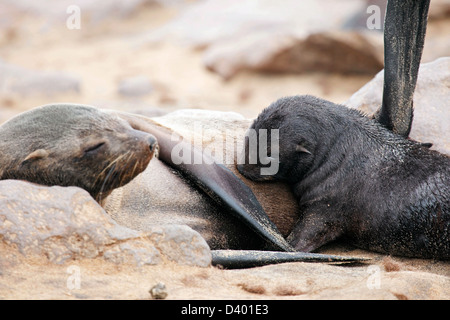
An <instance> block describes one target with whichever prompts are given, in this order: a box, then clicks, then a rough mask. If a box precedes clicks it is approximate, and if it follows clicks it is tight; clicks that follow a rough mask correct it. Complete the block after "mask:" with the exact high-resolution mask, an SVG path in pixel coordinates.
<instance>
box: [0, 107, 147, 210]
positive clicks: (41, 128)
mask: <svg viewBox="0 0 450 320" xmlns="http://www.w3.org/2000/svg"><path fill="white" fill-rule="evenodd" d="M155 147H156V139H155V138H154V137H153V136H151V135H150V134H148V133H144V132H141V131H138V130H134V129H133V128H131V127H130V125H129V124H128V123H127V122H126V121H124V120H122V119H120V118H119V117H117V116H115V115H111V114H107V113H105V112H102V111H100V110H98V109H96V108H93V107H90V106H84V105H74V104H53V105H46V106H42V107H39V108H35V109H33V110H30V111H27V112H24V113H22V114H20V115H18V116H16V117H14V118H12V119H10V120H9V121H7V122H5V123H4V124H2V125H1V126H0V150H1V156H0V180H4V179H20V180H27V181H30V182H34V183H38V184H43V185H49V186H51V185H60V186H78V187H81V188H83V189H85V190H86V191H88V192H89V193H90V194H91V196H92V197H93V198H94V199H96V200H97V201H99V202H100V201H101V200H102V199H104V198H105V197H106V196H108V195H109V194H110V193H111V191H112V190H113V189H115V188H117V187H120V186H123V185H125V184H127V183H128V182H130V181H131V180H132V179H133V178H134V177H135V176H136V175H138V174H139V173H141V172H142V171H143V170H144V169H145V168H146V167H147V164H148V163H149V161H150V159H151V158H152V156H153V153H154V151H155Z"/></svg>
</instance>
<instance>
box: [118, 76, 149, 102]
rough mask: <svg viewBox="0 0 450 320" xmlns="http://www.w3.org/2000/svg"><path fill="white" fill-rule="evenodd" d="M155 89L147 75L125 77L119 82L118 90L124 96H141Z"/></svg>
mask: <svg viewBox="0 0 450 320" xmlns="http://www.w3.org/2000/svg"><path fill="white" fill-rule="evenodd" d="M152 91H153V86H152V84H151V82H150V80H149V79H148V78H147V77H145V76H137V77H133V78H126V79H123V80H122V81H121V82H120V83H119V87H118V92H119V94H120V95H122V96H127V97H140V96H144V95H147V94H149V93H151V92H152Z"/></svg>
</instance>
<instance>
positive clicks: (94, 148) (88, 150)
mask: <svg viewBox="0 0 450 320" xmlns="http://www.w3.org/2000/svg"><path fill="white" fill-rule="evenodd" d="M104 144H105V143H104V142H100V143H97V144H94V145H92V146H90V147H88V148H86V149H85V150H84V153H85V154H89V153H94V152H96V151H98V150H100V148H101V147H103V145H104Z"/></svg>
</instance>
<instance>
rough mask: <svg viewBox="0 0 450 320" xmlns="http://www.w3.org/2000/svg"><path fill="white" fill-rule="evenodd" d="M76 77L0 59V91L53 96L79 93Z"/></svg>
mask: <svg viewBox="0 0 450 320" xmlns="http://www.w3.org/2000/svg"><path fill="white" fill-rule="evenodd" d="M80 87H81V81H80V79H79V78H78V77H76V76H74V75H71V74H67V73H64V72H59V71H38V70H29V69H26V68H22V67H19V66H16V65H14V64H9V63H7V62H4V61H1V60H0V93H2V92H3V93H8V94H17V95H20V96H32V95H44V96H53V95H58V94H65V93H80Z"/></svg>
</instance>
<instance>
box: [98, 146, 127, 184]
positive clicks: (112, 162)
mask: <svg viewBox="0 0 450 320" xmlns="http://www.w3.org/2000/svg"><path fill="white" fill-rule="evenodd" d="M130 153H131V151H127V152H126V153H124V154H122V155H120V156H117V157H116V158H115V159H114V160H113V161H111V162H110V163H109V164H108V165H107V166H106V167H105V168H104V169H103V170H102V171H101V172H100V173H99V174H98V175H97V177H96V178H95V182H94V185H96V184H97V181H98V179H99V178H100V177H102V176H103V174H104V173H105V172H106V170H108V169H109V168H110V167H111V166H113V165H115V164H116V163H117V162H119V161H120V160H121V159H122V158H123V157H125V156H127V155H128V154H130Z"/></svg>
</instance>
